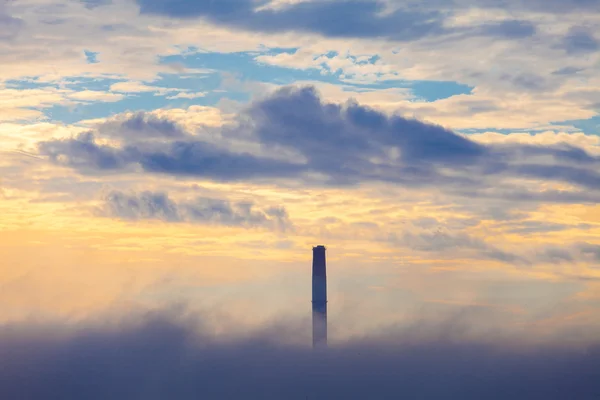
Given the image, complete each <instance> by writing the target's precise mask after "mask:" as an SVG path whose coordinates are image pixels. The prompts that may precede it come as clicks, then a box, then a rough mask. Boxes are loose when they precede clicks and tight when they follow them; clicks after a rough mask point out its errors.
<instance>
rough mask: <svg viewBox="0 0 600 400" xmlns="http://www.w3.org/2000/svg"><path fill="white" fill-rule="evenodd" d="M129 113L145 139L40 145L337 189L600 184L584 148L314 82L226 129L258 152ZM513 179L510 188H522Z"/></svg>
mask: <svg viewBox="0 0 600 400" xmlns="http://www.w3.org/2000/svg"><path fill="white" fill-rule="evenodd" d="M128 118H129V119H124V120H121V121H120V122H118V127H120V128H119V129H121V128H122V127H128V126H129V127H134V128H135V129H134V131H135V132H136V135H137V136H136V138H135V140H132V139H131V137H132V135H129V134H127V133H123V136H124V137H125V138H127V139H128V140H129V141H128V142H126V143H125V144H123V145H121V146H112V145H109V144H102V143H101V142H100V141H98V140H97V139H96V135H97V134H99V135H102V132H103V130H105V128H104V127H102V126H101V127H100V128H98V132H89V133H86V134H83V135H79V136H77V137H74V138H70V139H63V140H53V141H47V142H42V143H40V145H39V151H40V153H41V154H42V155H46V156H49V157H50V159H51V160H52V161H53V162H56V163H58V164H62V165H67V166H70V167H73V168H77V169H80V170H87V171H90V170H94V169H96V170H97V172H102V170H115V169H124V168H125V167H127V166H130V167H131V166H132V165H137V166H139V167H141V168H142V169H143V170H145V171H147V172H152V173H162V174H171V175H187V176H198V177H206V178H210V179H214V180H219V181H236V180H260V179H278V178H280V179H290V178H293V179H301V180H305V181H308V182H313V183H319V182H320V183H321V184H327V185H337V186H340V185H342V186H343V185H356V184H359V183H363V182H374V181H379V182H390V183H395V184H399V185H405V186H413V187H419V186H438V187H447V188H449V189H451V190H452V191H454V192H461V191H463V192H468V191H473V190H482V189H489V190H491V189H498V188H502V183H503V182H504V181H506V182H507V185H508V182H509V181H511V180H514V179H517V178H518V179H521V180H536V181H539V182H556V183H566V184H570V185H576V186H578V187H581V188H586V189H592V190H598V189H600V173H599V172H598V170H599V166H600V158H599V157H598V156H595V155H591V154H589V153H588V152H587V151H586V150H584V149H583V148H579V147H576V146H573V145H569V144H560V143H559V144H555V145H554V144H553V145H545V146H542V145H539V146H536V145H530V144H519V143H512V144H494V143H491V144H481V143H477V142H475V141H473V140H470V139H469V138H468V137H466V136H462V135H458V134H456V133H454V132H452V131H450V130H448V129H445V128H443V127H441V126H438V125H433V124H429V123H424V122H421V121H418V120H414V119H407V118H404V117H401V116H399V115H393V116H388V115H386V114H384V113H382V112H379V111H377V110H374V109H371V108H369V107H365V106H361V105H359V104H358V103H356V102H354V101H349V102H347V103H346V104H343V105H340V104H334V103H327V102H324V101H323V100H322V99H321V98H320V97H319V95H318V93H317V92H316V91H315V90H314V88H312V87H286V88H283V89H280V90H278V91H276V92H275V93H274V94H272V95H270V96H268V97H266V98H264V99H262V100H259V101H256V102H254V103H252V104H251V105H250V106H249V107H248V108H247V110H246V111H244V112H242V113H241V114H239V115H238V118H237V122H236V123H232V124H228V125H225V126H223V127H222V128H221V130H220V131H221V132H220V135H221V137H222V138H223V139H224V140H225V143H227V141H230V142H231V141H236V140H246V141H248V140H250V141H251V142H252V143H254V145H259V148H258V150H253V151H250V150H248V151H233V149H232V148H231V146H226V145H223V143H221V144H220V145H217V144H214V143H209V142H208V141H207V138H206V139H203V136H202V135H198V134H192V133H190V134H188V135H183V134H179V132H180V131H179V130H178V129H176V128H174V125H173V124H171V123H169V122H167V121H164V120H161V121H155V120H154V119H152V118H150V117H147V116H145V115H144V114H135V115H134V116H133V117H128ZM119 129H116V130H115V132H117V133H116V134H115V135H112V137H113V138H114V137H118V133H119V132H121V131H120V130H119ZM146 132H154V133H152V134H151V133H146ZM173 132H176V133H177V134H178V135H179V136H176V135H173ZM161 133H162V134H163V135H162V137H163V139H164V140H161V141H160V142H155V141H152V140H144V138H145V135H147V136H149V137H150V136H161ZM169 136H171V137H169ZM172 139H174V140H172ZM255 147H256V146H255ZM280 154H289V156H286V157H278V155H280ZM511 185H512V186H505V188H506V189H507V190H508V189H514V183H512V184H511ZM524 189H526V188H524V187H522V188H521V193H523V192H522V190H524ZM546 190H555V189H552V188H547V189H546Z"/></svg>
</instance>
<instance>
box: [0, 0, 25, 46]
mask: <svg viewBox="0 0 600 400" xmlns="http://www.w3.org/2000/svg"><path fill="white" fill-rule="evenodd" d="M8 11H9V10H8V9H7V7H6V6H5V5H4V4H3V3H2V2H0V40H10V39H13V38H15V37H16V36H17V35H18V34H19V32H20V31H21V29H22V28H23V26H24V25H25V23H24V22H23V20H22V19H20V18H15V17H13V16H12V15H11V14H10V13H9V12H8Z"/></svg>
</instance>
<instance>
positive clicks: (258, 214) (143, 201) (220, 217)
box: [99, 191, 292, 231]
mask: <svg viewBox="0 0 600 400" xmlns="http://www.w3.org/2000/svg"><path fill="white" fill-rule="evenodd" d="M99 214H100V215H103V216H107V217H113V218H121V219H125V220H144V219H156V220H163V221H169V222H190V223H201V224H215V225H226V226H242V227H247V228H252V227H264V228H270V229H274V230H279V231H285V230H287V229H289V228H291V227H292V224H291V221H290V219H289V216H288V213H287V211H286V210H285V208H283V207H266V208H260V207H257V206H256V205H255V204H254V203H252V202H249V201H241V202H237V203H232V202H230V201H228V200H222V199H214V198H206V197H197V198H195V199H194V200H192V201H181V202H175V201H173V200H171V199H170V198H169V196H168V195H167V194H166V193H160V192H147V191H146V192H142V193H131V194H126V193H123V192H118V191H112V192H110V193H108V194H107V195H106V196H105V198H104V202H103V204H102V206H101V208H100V210H99Z"/></svg>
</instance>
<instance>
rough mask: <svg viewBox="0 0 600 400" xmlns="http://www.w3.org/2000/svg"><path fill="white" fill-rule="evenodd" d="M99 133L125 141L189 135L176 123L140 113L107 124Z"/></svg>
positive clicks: (101, 127)
mask: <svg viewBox="0 0 600 400" xmlns="http://www.w3.org/2000/svg"><path fill="white" fill-rule="evenodd" d="M99 132H100V133H102V134H104V135H107V136H112V137H116V138H119V139H125V140H131V141H135V140H149V139H180V138H184V137H186V136H187V133H186V132H185V131H184V130H183V129H182V128H181V127H180V126H179V125H177V124H176V123H175V122H173V121H171V120H168V119H166V118H160V117H157V116H155V115H152V114H149V113H146V112H144V111H138V112H136V113H134V114H133V115H131V116H129V117H127V118H121V119H117V120H114V121H110V122H106V123H104V124H101V125H100V126H99Z"/></svg>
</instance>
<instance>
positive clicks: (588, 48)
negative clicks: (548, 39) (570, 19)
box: [561, 27, 600, 55]
mask: <svg viewBox="0 0 600 400" xmlns="http://www.w3.org/2000/svg"><path fill="white" fill-rule="evenodd" d="M561 47H562V48H563V49H564V50H565V51H566V52H567V53H568V54H572V55H575V54H582V53H591V52H595V51H597V50H598V49H599V48H600V42H599V41H598V39H596V38H595V37H594V34H593V32H591V31H590V30H588V29H586V28H582V27H573V28H571V29H570V30H569V33H568V34H567V35H566V36H565V37H564V39H563V43H562V45H561Z"/></svg>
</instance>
